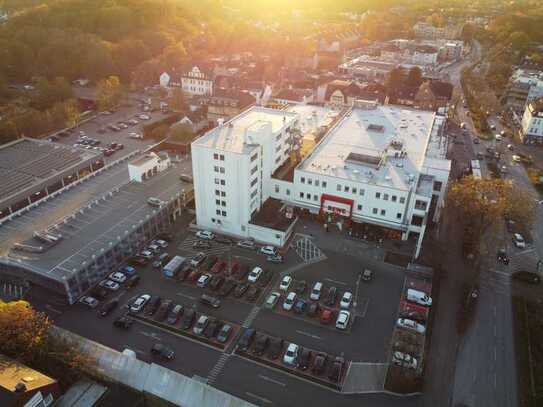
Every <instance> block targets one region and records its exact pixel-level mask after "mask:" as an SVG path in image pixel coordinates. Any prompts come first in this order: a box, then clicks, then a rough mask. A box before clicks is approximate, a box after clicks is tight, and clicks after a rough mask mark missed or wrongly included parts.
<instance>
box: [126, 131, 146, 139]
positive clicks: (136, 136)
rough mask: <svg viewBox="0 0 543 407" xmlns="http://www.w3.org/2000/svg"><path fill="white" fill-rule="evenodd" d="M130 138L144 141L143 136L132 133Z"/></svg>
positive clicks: (129, 134) (129, 135)
mask: <svg viewBox="0 0 543 407" xmlns="http://www.w3.org/2000/svg"><path fill="white" fill-rule="evenodd" d="M128 137H129V138H133V139H137V140H142V139H143V134H139V133H134V132H132V133H128Z"/></svg>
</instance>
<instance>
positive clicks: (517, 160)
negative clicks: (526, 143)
mask: <svg viewBox="0 0 543 407" xmlns="http://www.w3.org/2000/svg"><path fill="white" fill-rule="evenodd" d="M511 158H512V159H513V161H514V162H516V163H519V162H521V158H520V156H519V155H516V154H513V155H512V156H511Z"/></svg>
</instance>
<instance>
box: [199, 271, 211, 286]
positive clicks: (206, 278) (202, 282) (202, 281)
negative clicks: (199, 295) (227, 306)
mask: <svg viewBox="0 0 543 407" xmlns="http://www.w3.org/2000/svg"><path fill="white" fill-rule="evenodd" d="M210 281H211V274H202V275H201V276H200V277H199V278H198V281H197V282H196V286H198V287H200V288H205V287H207V285H208V284H209V282H210Z"/></svg>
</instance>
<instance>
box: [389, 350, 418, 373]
mask: <svg viewBox="0 0 543 407" xmlns="http://www.w3.org/2000/svg"><path fill="white" fill-rule="evenodd" d="M392 363H394V364H395V365H397V366H401V367H405V368H407V369H416V368H417V365H418V362H417V359H415V358H414V357H413V356H411V355H409V354H407V353H403V352H398V351H396V352H394V353H393V354H392Z"/></svg>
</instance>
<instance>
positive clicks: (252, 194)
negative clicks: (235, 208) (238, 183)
mask: <svg viewBox="0 0 543 407" xmlns="http://www.w3.org/2000/svg"><path fill="white" fill-rule="evenodd" d="M257 193H258V189H255V190H254V191H253V192H251V198H254V197H255V196H256V194H257Z"/></svg>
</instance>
